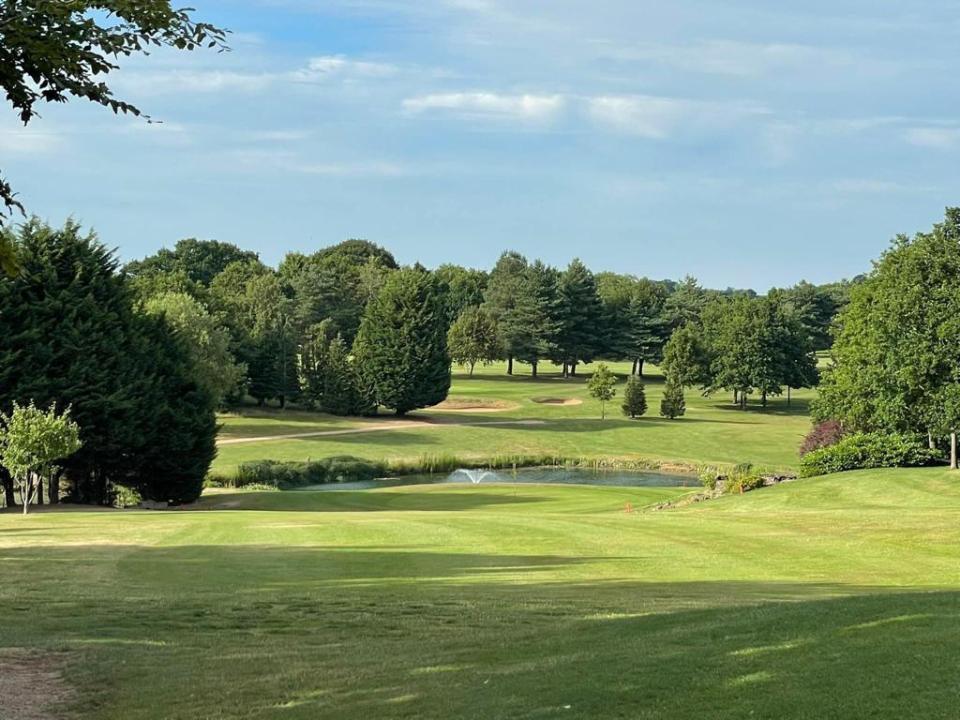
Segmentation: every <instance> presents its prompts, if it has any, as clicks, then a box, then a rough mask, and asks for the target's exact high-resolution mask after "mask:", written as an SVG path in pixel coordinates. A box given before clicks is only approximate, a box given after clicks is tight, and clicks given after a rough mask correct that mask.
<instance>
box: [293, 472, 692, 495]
mask: <svg viewBox="0 0 960 720" xmlns="http://www.w3.org/2000/svg"><path fill="white" fill-rule="evenodd" d="M491 483H517V484H549V485H600V486H605V487H695V486H698V485H699V484H700V483H699V481H698V480H697V478H696V477H694V476H692V475H674V474H670V473H661V472H654V471H652V470H591V469H587V468H562V467H539V468H524V469H522V470H516V471H513V470H482V469H469V470H468V469H465V468H464V469H461V470H456V471H454V472H452V473H432V474H424V475H405V476H404V477H399V478H384V479H382V480H366V481H362V482H345V483H334V484H330V485H312V486H310V487H309V488H303V489H304V490H321V491H331V490H332V491H338V490H372V489H375V488H388V487H398V486H401V485H443V484H450V485H489V484H491Z"/></svg>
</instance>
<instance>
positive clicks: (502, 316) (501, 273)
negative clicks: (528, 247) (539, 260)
mask: <svg viewBox="0 0 960 720" xmlns="http://www.w3.org/2000/svg"><path fill="white" fill-rule="evenodd" d="M527 268H528V264H527V259H526V258H525V257H524V256H523V255H521V254H520V253H516V252H505V253H503V254H502V255H501V256H500V259H499V260H497V264H496V265H495V266H494V268H493V271H492V272H491V273H490V280H489V282H488V283H487V289H486V290H485V291H484V306H485V308H486V310H487V312H488V313H489V314H490V316H491V317H492V318H493V320H494V322H495V323H496V324H497V335H498V338H499V343H500V346H501V347H502V348H503V350H504V352H505V353H506V356H507V375H513V360H514V358H515V357H516V355H517V353H518V351H519V350H520V349H521V348H522V346H523V345H524V343H525V340H526V336H527V334H526V332H525V328H523V327H522V325H521V323H520V321H519V319H518V316H519V312H518V308H519V305H520V302H521V298H522V297H523V288H524V285H525V279H526V274H527Z"/></svg>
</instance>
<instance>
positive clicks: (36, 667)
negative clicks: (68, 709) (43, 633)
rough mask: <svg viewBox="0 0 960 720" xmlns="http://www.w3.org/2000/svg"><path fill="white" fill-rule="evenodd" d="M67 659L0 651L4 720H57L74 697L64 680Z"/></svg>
mask: <svg viewBox="0 0 960 720" xmlns="http://www.w3.org/2000/svg"><path fill="white" fill-rule="evenodd" d="M64 661H65V656H64V655H63V654H61V653H49V652H48V653H44V652H34V651H31V650H22V649H17V648H7V649H5V650H0V705H2V710H3V719H4V720H55V719H56V718H62V717H66V716H65V715H64V714H63V713H61V712H58V710H59V709H60V707H61V706H62V705H63V704H64V703H66V702H69V701H70V700H72V699H73V697H74V692H73V688H71V687H70V686H69V685H68V684H67V683H66V681H65V680H64V679H63V674H62V671H63V666H64Z"/></svg>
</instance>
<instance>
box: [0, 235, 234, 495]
mask: <svg viewBox="0 0 960 720" xmlns="http://www.w3.org/2000/svg"><path fill="white" fill-rule="evenodd" d="M5 232H6V233H7V238H8V240H9V241H11V242H13V243H14V244H15V245H16V247H17V254H18V257H19V259H20V261H21V264H22V268H23V271H22V272H21V273H20V274H19V275H18V276H17V277H16V278H14V279H0V337H2V338H3V339H4V341H3V342H2V343H0V388H2V396H0V410H4V411H9V410H10V409H11V405H12V403H13V402H14V401H18V402H20V403H25V402H28V401H29V400H30V399H33V400H35V401H36V403H37V404H39V405H41V406H47V405H50V404H51V403H53V402H56V403H57V404H58V405H59V406H61V407H62V406H66V405H70V406H71V407H72V416H73V419H74V420H75V421H76V422H77V424H78V425H79V426H80V440H81V442H82V443H83V444H82V446H81V448H80V449H79V451H77V452H76V453H74V454H73V455H72V456H71V457H70V458H68V459H67V460H66V461H64V463H63V467H64V472H65V475H66V479H67V481H68V482H69V483H70V486H71V491H70V494H71V496H72V497H73V498H74V499H77V500H80V501H85V502H106V501H107V500H108V499H109V494H110V489H111V486H112V485H115V484H116V485H132V486H144V487H147V486H149V489H150V491H151V492H155V494H156V495H158V496H167V497H168V498H169V499H181V500H182V499H190V497H191V495H192V494H193V493H194V492H196V491H198V490H199V487H200V483H202V479H203V475H204V474H205V473H206V470H207V468H208V467H209V464H210V460H212V457H213V453H214V451H215V446H214V435H215V432H216V420H215V416H214V412H213V402H212V399H211V398H210V397H209V395H208V394H207V393H205V392H203V391H202V390H201V389H200V388H199V387H198V385H197V383H196V380H195V377H194V369H193V367H192V364H191V358H190V355H189V353H188V352H187V350H186V348H184V347H183V345H182V344H181V341H180V340H179V339H178V338H177V337H176V335H175V333H174V331H173V329H172V328H170V327H169V326H168V325H167V324H166V321H164V320H163V319H161V318H149V317H147V316H144V315H140V314H139V313H137V312H135V310H134V302H133V294H132V292H131V291H130V288H129V287H128V285H127V282H126V280H125V278H124V277H123V276H122V275H121V274H120V273H118V272H117V262H116V259H115V258H114V256H113V255H112V253H110V252H109V251H108V250H107V249H106V248H104V247H103V245H101V244H100V243H99V242H98V241H97V240H96V238H95V236H93V235H92V234H89V235H84V234H82V233H81V231H80V228H79V226H78V225H77V224H75V223H72V222H70V223H67V224H66V226H65V227H63V228H62V229H59V230H54V229H52V228H50V227H48V226H45V225H43V224H42V223H40V222H38V221H36V220H33V221H30V222H28V223H26V224H25V225H24V226H23V227H22V228H21V229H20V231H19V233H18V234H16V235H14V234H13V233H12V232H11V231H9V230H7V231H5ZM204 429H205V432H204ZM158 467H162V468H163V472H158V471H157V468H158ZM186 485H189V487H186ZM50 497H51V500H52V501H53V502H56V501H57V499H58V497H59V478H56V477H55V478H54V480H53V482H52V484H51V486H50Z"/></svg>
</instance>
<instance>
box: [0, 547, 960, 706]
mask: <svg viewBox="0 0 960 720" xmlns="http://www.w3.org/2000/svg"><path fill="white" fill-rule="evenodd" d="M641 560H642V558H640V557H637V558H621V557H564V556H553V555H524V554H511V555H500V554H485V553H467V554H464V553H443V552H423V551H412V550H410V549H409V548H404V547H398V548H397V549H396V550H391V551H384V550H382V549H380V548H364V547H339V548H331V547H316V548H310V547H290V548H278V547H275V546H263V545H252V546H234V547H227V546H201V545H195V546H182V547H164V548H155V547H135V546H126V547H102V546H69V547H68V546H60V547H44V548H26V549H24V548H15V549H8V550H5V551H4V562H5V563H9V565H8V568H9V569H11V570H13V571H14V574H13V578H12V580H13V582H12V584H11V585H10V586H9V587H8V590H7V596H8V602H7V603H6V608H5V612H4V613H3V615H2V616H0V633H2V636H3V637H4V640H5V643H9V644H11V645H13V646H21V647H30V646H47V647H52V646H56V647H58V648H62V649H66V650H68V651H71V652H74V653H76V655H75V656H74V666H75V667H74V670H75V672H74V673H71V674H70V675H69V676H70V677H71V678H74V679H76V680H77V682H78V689H79V691H80V692H81V694H82V698H81V703H82V704H81V707H83V708H86V709H88V710H89V709H96V711H97V713H96V714H97V715H98V716H102V717H119V716H124V717H137V718H159V717H164V718H192V717H206V716H213V715H216V716H218V717H225V718H232V717H252V716H257V717H284V718H295V719H297V720H301V719H303V720H306V719H307V718H327V717H329V718H333V717H360V716H375V717H378V718H393V717H405V718H409V717H418V718H451V717H456V718H491V717H554V716H564V717H566V716H569V717H578V718H609V717H630V718H690V717H709V718H743V717H757V718H837V719H840V718H854V717H856V718H861V717H878V718H898V719H900V718H924V719H926V718H952V717H955V716H956V708H957V703H958V701H960V687H958V685H957V682H956V667H957V648H958V647H960V623H958V622H957V620H958V614H960V613H958V608H960V593H958V592H956V591H952V590H951V591H937V592H915V591H914V592H894V591H891V590H890V589H888V588H882V587H859V586H851V585H842V584H829V583H816V584H805V583H796V582H794V583H791V582H783V583H776V582H751V581H744V582H686V583H685V582H673V583H671V582H641V581H637V580H632V579H631V580H627V579H620V580H618V579H602V580H595V581H592V580H590V579H589V577H587V576H584V575H583V574H582V573H583V572H584V571H588V572H589V566H591V565H596V566H597V569H598V572H597V573H595V574H593V577H599V576H600V574H601V573H603V572H606V573H607V576H608V577H609V573H611V572H613V573H616V572H617V571H618V570H627V569H628V568H629V567H630V563H631V562H632V563H635V562H637V561H641ZM605 565H610V566H611V567H610V568H607V569H604V567H603V566H605ZM106 567H109V568H111V569H115V571H116V572H117V573H118V575H116V576H115V577H116V580H115V584H111V583H107V582H104V575H103V573H102V572H101V570H102V569H103V568H106ZM40 568H48V569H52V568H62V569H63V570H62V572H60V573H58V578H57V581H58V582H63V581H64V578H72V582H73V583H74V585H73V586H71V588H70V590H71V592H69V604H68V605H66V604H64V605H63V607H62V609H63V610H64V611H63V612H57V611H56V610H57V609H58V607H59V606H57V605H56V604H55V603H54V606H53V607H51V608H48V609H49V610H50V611H49V612H45V613H38V612H37V610H36V604H35V602H33V601H28V600H29V598H32V596H33V595H34V594H41V595H42V596H44V597H47V598H51V599H54V600H55V599H56V598H57V597H61V598H62V597H65V594H64V593H63V592H61V593H60V594H59V595H58V594H56V593H54V592H52V590H53V586H51V587H46V586H45V585H44V582H46V583H52V582H54V581H53V580H52V579H51V575H50V573H49V572H46V573H44V572H40V570H39V569H40ZM30 572H35V573H38V575H37V578H35V580H34V582H26V581H27V580H29V579H30V574H29V573H30ZM71 573H73V574H71ZM615 577H616V576H615V575H614V578H615ZM37 580H42V582H39V583H38V582H37ZM158 668H163V672H157V669H158ZM96 679H99V682H94V680H96ZM151 708H153V710H151ZM158 709H162V711H158ZM281 710H282V712H281ZM151 712H152V713H153V714H151Z"/></svg>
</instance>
